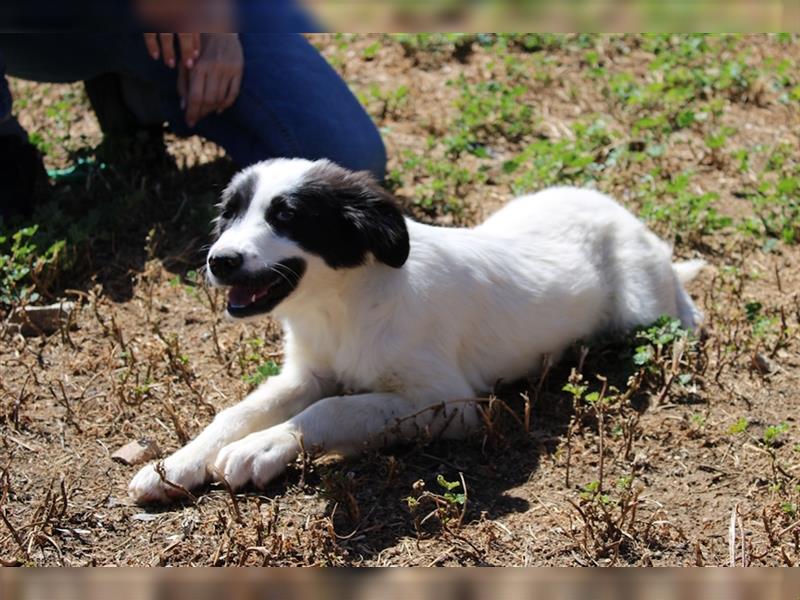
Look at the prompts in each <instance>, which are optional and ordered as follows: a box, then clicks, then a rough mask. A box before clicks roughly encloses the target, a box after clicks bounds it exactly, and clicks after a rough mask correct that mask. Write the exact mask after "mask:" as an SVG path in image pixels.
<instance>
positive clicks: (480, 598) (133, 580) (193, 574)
mask: <svg viewBox="0 0 800 600" xmlns="http://www.w3.org/2000/svg"><path fill="white" fill-rule="evenodd" d="M798 597H800V573H798V572H796V571H794V570H791V569H722V568H718V569H705V570H699V569H691V570H689V569H638V570H635V569H631V570H624V571H622V570H600V569H573V570H565V569H559V570H552V569H543V568H542V569H525V570H520V569H516V570H500V569H493V570H488V569H487V570H481V571H478V570H476V569H469V570H466V569H464V570H428V569H385V570H382V571H378V570H363V571H355V570H320V569H316V570H307V569H303V570H300V569H289V568H286V569H269V570H266V569H261V570H258V569H240V570H236V571H232V570H222V569H206V568H204V569H200V568H198V569H165V570H148V571H145V570H137V569H98V570H85V569H83V570H71V569H47V570H39V571H35V572H34V571H32V570H23V569H19V570H17V569H2V570H0V598H2V599H3V600H62V599H65V600H66V599H69V600H73V599H74V600H94V599H98V600H99V599H100V598H103V599H105V598H113V600H129V599H130V600H134V599H135V600H151V599H152V600H160V599H161V598H169V599H170V600H184V599H185V600H190V599H191V600H205V599H208V600H211V599H217V598H225V600H251V599H252V600H260V599H262V598H263V599H265V600H266V599H273V598H274V599H280V600H295V599H296V600H351V599H352V600H362V599H363V600H372V599H378V598H380V599H381V600H385V599H388V600H395V599H396V600H416V599H419V600H496V599H508V600H515V599H518V598H519V599H525V600H528V599H531V600H538V599H541V600H545V599H546V600H561V599H565V600H566V599H573V598H574V599H586V600H590V599H591V600H606V599H608V600H616V599H618V598H626V599H630V600H645V599H647V600H716V599H719V600H729V599H736V600H796V599H797V598H798Z"/></svg>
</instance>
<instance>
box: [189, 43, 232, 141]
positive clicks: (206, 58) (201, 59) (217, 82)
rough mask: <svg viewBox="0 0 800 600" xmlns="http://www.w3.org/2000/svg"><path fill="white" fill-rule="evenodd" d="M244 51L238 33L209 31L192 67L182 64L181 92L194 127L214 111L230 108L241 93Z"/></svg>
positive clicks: (190, 122) (190, 124)
mask: <svg viewBox="0 0 800 600" xmlns="http://www.w3.org/2000/svg"><path fill="white" fill-rule="evenodd" d="M243 72H244V53H243V51H242V44H241V42H239V35H238V34H236V33H205V34H203V36H202V49H201V52H200V55H199V56H198V58H197V60H196V61H195V63H194V66H193V67H192V68H188V67H186V66H185V65H184V64H181V65H180V67H179V70H178V93H179V94H180V96H181V107H182V108H185V109H186V123H187V125H189V127H194V126H195V125H196V124H197V122H198V121H199V120H200V119H202V118H203V117H206V116H207V115H209V114H211V113H212V112H215V111H216V112H217V113H218V114H219V113H221V112H222V111H223V110H225V109H227V108H229V107H230V106H231V105H232V104H233V103H234V102H235V101H236V98H237V96H238V95H239V90H240V89H241V85H242V74H243Z"/></svg>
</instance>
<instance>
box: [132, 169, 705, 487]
mask: <svg viewBox="0 0 800 600" xmlns="http://www.w3.org/2000/svg"><path fill="white" fill-rule="evenodd" d="M313 164H314V163H311V162H308V161H304V160H278V161H271V162H269V163H264V164H261V165H256V166H255V167H251V169H249V170H248V171H246V172H245V173H244V174H242V175H240V176H239V177H243V176H245V175H251V174H253V173H256V174H257V176H258V184H257V186H256V190H255V193H254V196H253V200H252V202H251V203H250V206H249V208H248V210H247V213H246V214H245V215H244V217H243V218H242V219H240V220H239V221H238V222H237V223H236V224H235V225H234V226H232V227H231V228H229V229H227V230H225V231H224V232H223V233H222V235H221V237H220V238H219V239H218V240H217V242H216V244H215V245H214V247H213V248H212V252H214V251H215V250H220V249H231V248H232V249H235V250H237V251H240V252H242V253H243V254H244V255H245V263H246V264H247V262H248V261H250V262H256V263H258V262H259V261H260V263H262V264H268V263H274V262H277V261H279V260H282V259H284V258H287V257H290V256H302V257H303V258H304V259H305V260H306V261H307V263H308V268H307V271H306V273H305V276H304V277H303V278H302V280H301V282H300V284H299V286H298V288H297V289H296V290H295V291H294V292H293V293H292V294H291V295H290V296H289V297H288V298H286V299H285V300H284V301H283V302H282V303H281V304H279V305H278V306H277V308H276V309H275V310H274V311H273V316H274V317H276V318H278V319H279V320H280V321H281V323H282V325H283V328H284V331H285V347H284V351H285V360H284V364H283V368H282V371H281V373H280V374H279V375H277V376H275V377H272V378H270V379H269V380H268V381H267V382H266V383H264V384H263V385H262V386H261V387H259V388H258V389H257V390H255V391H254V392H253V393H252V394H250V395H249V396H248V397H247V398H245V399H244V400H243V401H242V402H241V403H239V404H237V405H235V406H233V407H231V408H228V409H227V410H225V411H223V412H221V413H220V414H218V415H217V417H216V418H215V419H214V421H213V422H212V423H211V424H210V425H209V426H208V427H207V428H206V429H205V430H204V431H203V432H202V433H201V434H200V435H199V436H198V437H197V438H196V439H194V440H193V441H192V442H190V443H189V444H188V445H187V446H185V447H184V448H182V449H180V450H179V451H177V452H176V453H175V454H173V455H172V456H170V457H169V458H167V459H166V460H165V462H164V467H165V470H166V476H167V479H169V480H170V481H172V482H174V483H178V484H180V485H182V486H184V487H186V488H188V489H191V488H193V487H196V486H198V485H200V484H202V483H204V482H206V481H207V480H209V479H210V478H213V477H217V476H220V475H224V477H225V478H226V479H227V481H228V482H229V484H230V485H231V486H233V487H234V488H239V487H241V486H243V485H245V484H247V483H248V482H253V483H255V484H256V485H264V484H265V483H267V482H268V481H269V480H270V479H272V478H274V477H275V476H276V475H278V474H279V473H280V472H281V471H283V469H284V468H285V466H286V465H287V463H288V462H290V461H291V460H293V458H294V457H295V456H296V455H297V453H298V450H299V449H300V440H302V444H303V447H305V448H306V449H311V448H317V449H321V450H323V451H326V452H338V453H342V454H345V455H347V454H352V453H354V452H358V451H359V450H360V449H361V448H362V447H364V445H365V444H366V443H384V442H391V441H393V440H395V439H397V438H398V437H402V436H409V435H413V434H414V433H415V432H416V431H419V429H420V428H426V429H428V430H429V431H433V432H434V433H438V434H440V435H443V436H454V437H457V436H463V435H464V434H465V433H467V432H469V431H470V430H472V429H473V428H474V427H475V426H476V425H477V423H478V417H477V411H476V410H475V406H474V404H471V403H470V402H468V401H465V399H469V398H475V397H478V396H481V395H483V394H486V393H487V391H489V390H491V388H492V386H493V385H494V384H495V383H496V382H497V381H498V380H500V379H503V380H513V379H515V378H519V377H522V376H525V375H526V374H529V373H530V372H531V371H532V370H535V369H536V368H537V366H538V365H540V364H541V362H542V358H543V355H545V354H549V355H551V356H552V357H554V358H557V357H558V356H559V355H560V354H561V353H562V352H563V350H564V349H565V348H567V347H568V346H569V345H570V344H572V343H573V342H574V341H575V340H578V339H586V338H589V337H591V336H592V335H594V334H597V333H599V332H601V331H608V330H617V331H623V330H626V329H629V328H631V327H634V326H636V325H640V324H646V323H649V322H651V321H653V320H655V319H656V318H657V317H659V316H660V315H663V314H669V315H673V316H676V317H678V318H680V320H681V322H682V323H683V324H684V326H686V327H689V328H696V327H697V326H698V324H699V322H700V318H701V316H700V313H699V312H698V310H697V309H696V308H695V306H694V304H693V303H692V301H691V299H690V298H689V296H688V294H687V293H686V291H685V290H684V288H683V287H682V282H685V281H687V280H688V279H691V277H693V276H694V275H695V274H696V273H697V271H698V270H699V269H700V268H701V267H702V263H701V262H699V261H692V262H690V263H683V264H679V265H673V264H672V261H671V249H670V247H669V246H668V245H667V244H666V243H664V242H663V241H661V240H659V239H658V238H657V237H656V236H655V235H654V234H653V233H651V232H650V231H648V229H647V228H646V227H645V226H644V224H643V223H642V222H641V221H639V220H638V219H637V218H636V217H634V216H633V215H632V214H631V213H629V212H628V211H627V210H625V209H624V208H622V207H621V206H620V205H619V204H617V203H616V202H615V201H614V200H612V199H611V198H609V197H607V196H605V195H603V194H601V193H598V192H596V191H591V190H585V189H575V188H569V187H559V188H552V189H547V190H544V191H542V192H539V193H537V194H533V195H528V196H523V197H521V198H518V199H516V200H514V201H512V202H510V203H509V204H508V205H507V206H505V207H504V208H503V209H501V210H500V211H499V212H497V213H496V214H494V215H493V216H491V217H490V218H489V219H488V220H487V221H486V222H484V223H483V224H481V225H479V226H478V227H475V228H472V229H448V228H440V227H432V226H429V225H424V224H421V223H417V222H415V221H412V220H409V219H407V220H406V225H407V228H408V232H409V237H410V254H409V257H408V260H407V262H406V263H405V265H403V267H402V268H400V269H395V268H391V267H388V266H386V265H383V264H381V263H378V262H377V261H375V260H373V259H371V258H370V259H368V260H367V262H366V263H365V264H364V265H363V266H360V267H356V268H350V269H331V268H329V267H327V266H326V264H325V262H324V261H323V260H322V259H321V258H319V257H317V256H314V255H312V254H309V253H307V252H305V251H303V250H302V249H301V248H299V247H298V246H297V245H296V244H294V243H293V242H291V241H289V240H287V239H283V238H281V237H280V236H277V235H276V234H275V232H274V231H272V230H271V228H270V227H269V226H268V225H267V224H266V223H265V221H264V217H263V215H264V212H265V210H266V208H267V205H268V204H269V202H270V200H271V198H273V197H274V196H275V195H277V194H278V193H281V192H284V191H286V190H291V189H293V188H294V187H296V186H297V185H299V184H300V183H301V182H302V181H303V177H304V175H305V174H306V173H307V171H308V170H309V169H310V168H311V167H312V165H313ZM235 181H236V180H234V183H235ZM346 392H348V393H347V394H346ZM130 493H131V495H132V496H133V498H134V499H136V500H137V501H140V502H148V501H161V500H166V499H168V498H169V497H170V496H174V495H175V490H174V488H171V487H170V486H168V485H165V484H164V483H163V482H162V480H161V478H160V476H159V475H158V474H157V473H156V472H155V470H154V469H153V467H152V466H147V467H145V468H144V469H142V470H141V471H140V472H139V473H138V475H137V476H136V477H135V478H134V479H133V481H132V482H131V484H130Z"/></svg>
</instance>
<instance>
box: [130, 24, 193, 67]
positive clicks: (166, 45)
mask: <svg viewBox="0 0 800 600" xmlns="http://www.w3.org/2000/svg"><path fill="white" fill-rule="evenodd" d="M175 36H177V37H178V46H179V47H180V53H181V66H182V67H185V68H187V69H191V68H192V67H193V66H194V64H195V61H196V60H197V57H198V56H200V34H199V33H145V34H144V44H145V46H147V51H148V52H149V53H150V56H151V57H152V58H153V60H158V59H159V58H161V57H162V56H163V58H164V64H165V65H167V66H168V67H169V68H170V69H174V68H175V66H176V64H177V60H176V57H175Z"/></svg>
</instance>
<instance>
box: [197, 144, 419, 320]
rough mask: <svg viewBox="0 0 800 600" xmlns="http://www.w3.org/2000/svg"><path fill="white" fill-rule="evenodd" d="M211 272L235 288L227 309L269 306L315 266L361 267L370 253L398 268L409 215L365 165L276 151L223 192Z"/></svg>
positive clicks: (243, 311)
mask: <svg viewBox="0 0 800 600" xmlns="http://www.w3.org/2000/svg"><path fill="white" fill-rule="evenodd" d="M219 208H220V214H219V217H218V218H217V221H216V225H217V228H216V231H217V235H218V238H217V241H216V242H215V243H214V245H213V246H211V249H210V250H209V253H208V259H207V264H208V273H209V279H210V280H211V282H212V283H213V284H214V285H218V286H226V287H228V288H229V289H230V291H229V296H228V313H229V314H230V315H231V316H232V317H236V318H242V317H249V316H253V315H258V314H261V313H267V312H269V311H271V310H272V309H273V308H275V307H276V306H277V305H278V304H280V303H281V302H283V301H285V300H287V299H288V298H290V296H291V295H292V293H293V292H295V290H297V288H298V287H299V286H301V285H302V284H303V282H304V281H305V280H307V279H308V278H312V277H314V276H315V271H316V270H318V269H327V270H334V271H336V270H339V269H350V268H355V267H358V266H360V265H362V264H364V262H365V261H366V260H367V258H368V257H369V255H372V256H374V257H375V259H376V260H377V261H379V262H382V263H384V264H386V265H388V266H390V267H394V268H400V267H401V266H402V265H403V263H405V261H406V259H407V258H408V252H409V242H408V232H407V230H406V225H405V220H404V219H403V216H402V213H401V212H400V209H399V208H398V207H397V205H396V204H395V202H394V200H393V198H392V197H391V195H389V194H388V193H387V192H386V191H384V190H383V189H382V188H381V187H380V186H379V185H378V184H377V183H375V181H374V180H373V179H372V178H371V177H369V175H366V174H364V173H353V172H350V171H347V170H345V169H342V168H341V167H338V166H336V165H334V164H333V163H330V162H328V161H324V160H321V161H316V162H311V161H307V160H302V159H276V160H271V161H266V162H263V163H259V164H257V165H254V166H252V167H249V168H248V169H245V170H244V171H242V172H241V173H239V174H237V175H236V176H235V177H234V178H233V180H232V181H231V183H230V185H229V186H228V187H227V188H226V190H225V191H224V192H223V194H222V202H221V203H220V205H219Z"/></svg>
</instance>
